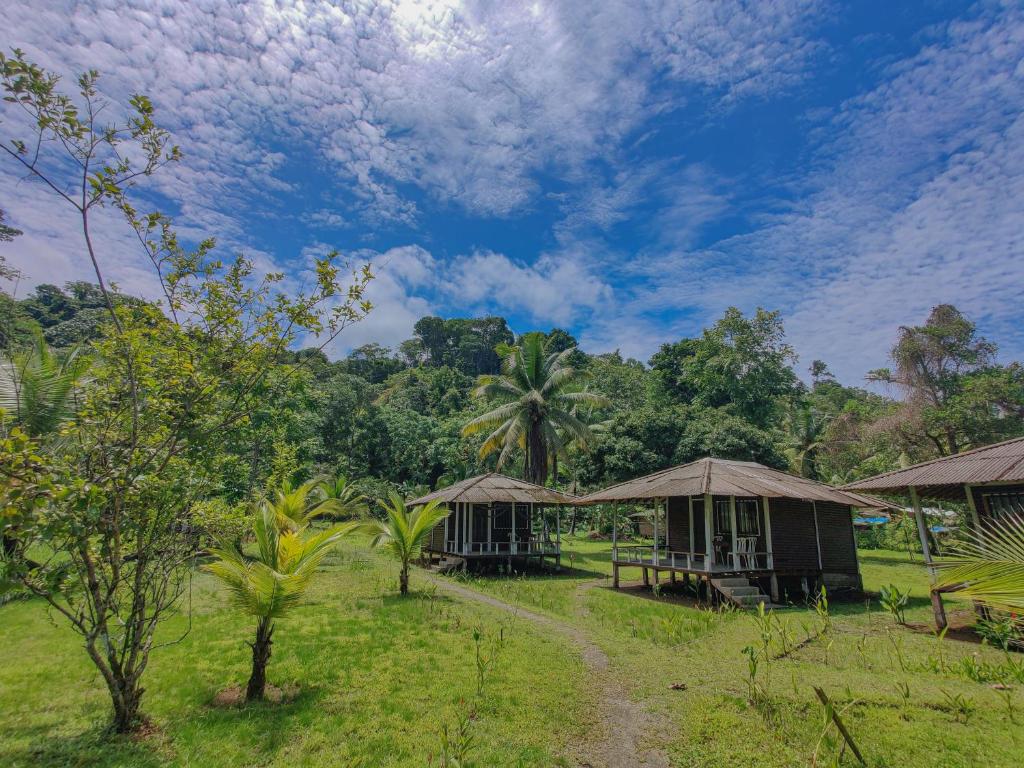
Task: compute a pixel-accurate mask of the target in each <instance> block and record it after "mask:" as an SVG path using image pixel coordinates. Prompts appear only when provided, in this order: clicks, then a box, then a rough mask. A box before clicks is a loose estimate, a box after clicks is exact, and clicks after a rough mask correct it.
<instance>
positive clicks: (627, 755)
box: [427, 576, 669, 768]
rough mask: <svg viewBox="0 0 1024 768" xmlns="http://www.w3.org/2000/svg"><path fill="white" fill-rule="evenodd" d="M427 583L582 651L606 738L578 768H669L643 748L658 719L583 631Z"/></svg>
mask: <svg viewBox="0 0 1024 768" xmlns="http://www.w3.org/2000/svg"><path fill="white" fill-rule="evenodd" d="M427 578H428V579H430V581H431V582H432V583H434V584H436V585H437V586H438V588H440V589H442V590H444V591H446V592H448V593H449V594H453V595H458V596H459V597H461V598H464V599H466V600H475V601H476V602H478V603H483V604H485V605H489V606H491V607H492V608H497V609H499V610H502V611H507V612H509V613H512V614H514V615H515V616H518V617H521V618H524V619H526V620H527V621H530V622H533V623H534V624H537V625H538V626H541V627H544V628H545V629H548V630H551V631H552V632H557V633H558V634H560V635H562V636H563V637H565V638H567V639H569V640H570V641H572V643H573V644H575V645H576V647H578V648H579V650H580V656H581V658H582V659H583V663H584V664H586V665H587V667H588V668H589V669H590V670H591V671H592V672H593V673H594V678H595V681H596V682H597V683H598V684H599V685H600V686H601V692H600V702H601V711H600V714H601V722H602V724H603V726H604V729H605V732H606V734H607V736H606V738H605V739H604V740H603V741H600V742H596V743H591V744H587V745H584V747H583V749H584V757H583V759H582V760H581V762H580V768H668V765H669V762H668V758H667V757H666V756H665V754H664V753H663V752H662V751H661V750H658V749H654V748H648V747H647V746H645V744H644V742H645V741H647V740H648V739H649V736H650V734H651V733H652V732H653V731H655V730H656V729H657V728H658V726H659V723H658V721H657V720H656V718H655V716H654V715H652V714H651V713H650V712H648V711H647V709H646V708H645V707H644V706H643V705H642V704H639V703H637V702H635V701H632V700H631V699H630V698H629V695H628V694H627V693H626V691H625V690H623V686H622V684H621V683H618V682H616V681H615V680H614V679H613V678H612V675H611V674H610V673H609V671H608V656H607V655H605V653H604V651H602V650H601V649H600V648H598V647H597V645H596V644H595V643H594V642H593V641H592V640H591V639H590V638H589V637H588V636H587V634H586V633H585V632H584V631H583V630H581V629H579V628H578V627H574V626H572V625H571V624H567V623H565V622H564V621H560V620H558V619H555V618H552V617H551V616H545V615H543V614H540V613H534V612H533V611H530V610H527V609H525V608H520V607H518V606H515V605H512V604H510V603H506V602H505V601H504V600H499V599H498V598H496V597H491V596H490V595H485V594H483V593H482V592H477V591H476V590H473V589H469V588H467V587H464V586H462V585H460V584H456V583H454V582H452V581H450V580H448V579H444V578H440V577H436V576H428V577H427ZM595 586H596V583H595Z"/></svg>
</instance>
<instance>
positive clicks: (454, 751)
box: [428, 712, 476, 768]
mask: <svg viewBox="0 0 1024 768" xmlns="http://www.w3.org/2000/svg"><path fill="white" fill-rule="evenodd" d="M475 719H476V716H475V715H474V714H472V713H466V712H463V713H461V714H460V715H459V719H458V722H457V723H456V725H455V727H454V728H449V727H448V724H447V723H445V724H444V725H442V726H441V748H440V753H439V755H438V763H437V768H473V765H474V763H472V762H471V761H470V758H469V755H470V752H471V751H472V749H473V732H472V724H473V721H474V720H475ZM432 763H433V760H431V761H429V763H428V765H430V764H432Z"/></svg>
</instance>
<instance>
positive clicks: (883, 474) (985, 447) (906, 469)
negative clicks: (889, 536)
mask: <svg viewBox="0 0 1024 768" xmlns="http://www.w3.org/2000/svg"><path fill="white" fill-rule="evenodd" d="M1022 440H1024V435H1022V436H1020V437H1011V438H1010V439H1008V440H1000V441H999V442H998V443H992V444H991V445H981V446H978V447H977V448H971V449H970V450H968V451H960V453H953V454H950V455H949V456H939V457H938V458H935V459H928V460H927V461H919V462H918V463H917V464H911V465H910V466H909V467H900V468H899V469H890V470H889V471H888V472H881V473H879V474H877V475H871V477H865V478H863V479H861V480H853V481H851V482H849V483H845V484H843V485H841V486H839V487H840V488H847V487H849V486H851V485H854V484H856V483H862V482H864V481H866V480H879V479H881V478H883V477H890V476H891V475H896V474H899V473H900V472H909V471H910V470H912V469H920V468H921V467H927V466H930V465H932V464H939V463H941V462H943V461H951V460H952V459H962V458H963V457H964V456H972V455H974V454H976V453H981V452H982V451H988V450H991V449H993V448H999V447H1001V446H1004V445H1009V444H1010V443H1018V442H1021V441H1022ZM1022 461H1024V458H1022ZM1018 464H1019V462H1018ZM1018 464H1015V465H1014V466H1017V465H1018Z"/></svg>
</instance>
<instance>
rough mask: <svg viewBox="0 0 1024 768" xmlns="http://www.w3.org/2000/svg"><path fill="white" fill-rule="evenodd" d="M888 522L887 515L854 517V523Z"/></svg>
mask: <svg viewBox="0 0 1024 768" xmlns="http://www.w3.org/2000/svg"><path fill="white" fill-rule="evenodd" d="M888 522H889V518H888V517H855V518H853V524H854V525H885V524H886V523H888Z"/></svg>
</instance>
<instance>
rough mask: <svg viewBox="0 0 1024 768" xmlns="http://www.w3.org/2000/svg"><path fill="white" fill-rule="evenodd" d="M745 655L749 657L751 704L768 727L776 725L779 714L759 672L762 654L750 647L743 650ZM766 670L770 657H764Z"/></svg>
mask: <svg viewBox="0 0 1024 768" xmlns="http://www.w3.org/2000/svg"><path fill="white" fill-rule="evenodd" d="M743 655H744V656H746V657H747V698H748V700H749V701H750V704H751V705H752V706H753V707H754V709H756V710H757V711H758V713H759V714H760V715H761V717H762V718H764V721H765V722H766V723H767V724H768V725H774V724H775V719H776V718H775V716H776V714H777V712H776V707H775V703H774V702H773V701H772V697H771V694H769V692H768V688H767V687H766V686H765V685H763V684H762V683H761V680H760V678H759V670H760V669H761V652H760V651H758V650H757V649H756V648H754V646H752V645H748V646H746V647H745V648H744V649H743ZM764 662H765V669H768V657H767V656H765V657H764Z"/></svg>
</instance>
